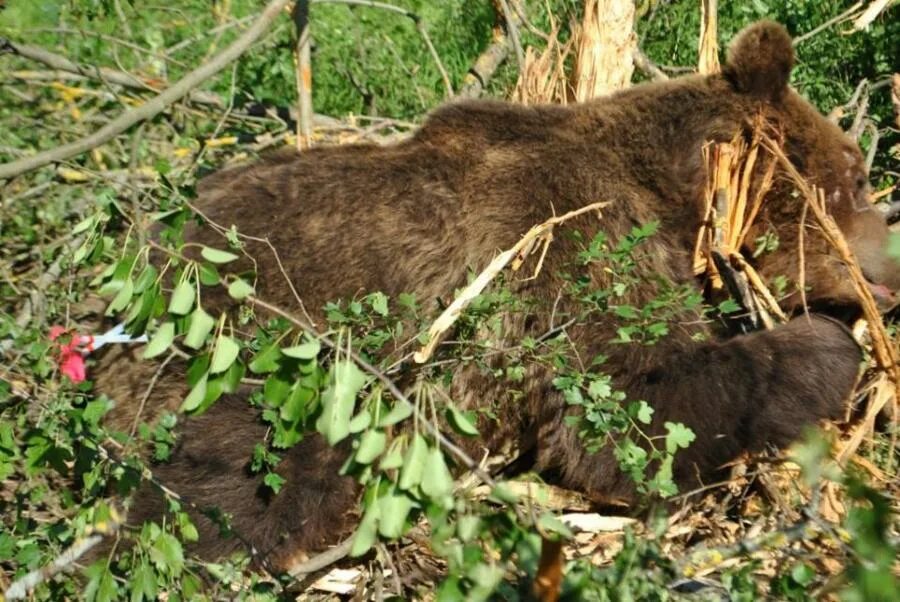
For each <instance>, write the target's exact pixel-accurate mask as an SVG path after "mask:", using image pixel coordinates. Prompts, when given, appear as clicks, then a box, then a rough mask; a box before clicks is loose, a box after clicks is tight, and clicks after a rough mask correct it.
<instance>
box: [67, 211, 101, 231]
mask: <svg viewBox="0 0 900 602" xmlns="http://www.w3.org/2000/svg"><path fill="white" fill-rule="evenodd" d="M95 223H97V215H96V214H95V215H91V216H89V217H86V218H84V219H83V220H81V221H80V222H78V223H77V224H75V225H74V226H72V234H73V235H74V234H81V233H82V232H84V231H85V230H87V229H88V228H92V227H93V226H94V224H95Z"/></svg>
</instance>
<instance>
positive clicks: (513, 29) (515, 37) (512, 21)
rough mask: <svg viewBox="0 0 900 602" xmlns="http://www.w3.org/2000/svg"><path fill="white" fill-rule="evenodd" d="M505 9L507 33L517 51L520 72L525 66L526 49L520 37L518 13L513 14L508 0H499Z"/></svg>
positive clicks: (503, 9) (501, 6)
mask: <svg viewBox="0 0 900 602" xmlns="http://www.w3.org/2000/svg"><path fill="white" fill-rule="evenodd" d="M498 2H499V3H500V9H501V10H502V11H503V19H504V22H505V23H506V33H507V34H508V35H509V41H510V44H512V48H513V50H514V51H515V53H516V62H517V63H518V64H519V72H520V73H521V71H522V70H523V69H524V68H525V51H524V50H522V42H521V40H520V39H519V24H518V14H513V11H512V10H511V9H510V7H509V2H508V1H507V0H498Z"/></svg>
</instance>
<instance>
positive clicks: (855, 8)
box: [794, 2, 862, 46]
mask: <svg viewBox="0 0 900 602" xmlns="http://www.w3.org/2000/svg"><path fill="white" fill-rule="evenodd" d="M860 8H862V3H860V2H856V3H855V4H853V6H851V7H850V8H848V9H847V10H845V11H844V12H842V13H841V14H839V15H837V16H836V17H832V18H831V19H828V20H827V21H825V22H824V23H822V24H821V25H819V26H818V27H815V28H813V29H812V30H810V31H808V32H806V33H804V34H803V35H799V36H797V37H796V38H794V46H798V45H800V44H802V43H803V42H805V41H806V40H808V39H810V38H811V37H813V36H815V35H817V34H818V33H819V32H822V31H824V30H826V29H828V28H829V27H831V26H832V25H836V24H838V23H840V22H841V21H847V20H849V19H852V18H853V15H854V14H855V13H856V12H858V11H859V9H860Z"/></svg>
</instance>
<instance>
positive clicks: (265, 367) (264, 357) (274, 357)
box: [248, 343, 281, 374]
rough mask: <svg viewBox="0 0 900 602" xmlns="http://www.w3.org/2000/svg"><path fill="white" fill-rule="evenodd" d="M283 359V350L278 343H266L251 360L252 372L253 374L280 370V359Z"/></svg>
mask: <svg viewBox="0 0 900 602" xmlns="http://www.w3.org/2000/svg"><path fill="white" fill-rule="evenodd" d="M279 359H281V350H280V349H279V348H278V344H277V343H270V344H269V345H266V346H265V347H263V348H262V349H260V350H259V352H258V353H257V354H256V355H254V356H253V359H252V360H251V361H250V365H249V366H248V367H249V368H250V372H252V373H253V374H266V373H269V372H275V371H276V370H278V365H279V364H278V360H279Z"/></svg>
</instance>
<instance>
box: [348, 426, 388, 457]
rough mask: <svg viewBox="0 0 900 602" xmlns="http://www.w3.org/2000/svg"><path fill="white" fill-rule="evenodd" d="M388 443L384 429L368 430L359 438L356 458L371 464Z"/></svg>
mask: <svg viewBox="0 0 900 602" xmlns="http://www.w3.org/2000/svg"><path fill="white" fill-rule="evenodd" d="M386 445H387V435H385V434H384V432H383V431H376V430H371V431H366V432H365V433H363V436H362V437H361V438H360V440H359V449H357V450H356V456H354V460H356V461H357V462H359V463H360V464H371V463H372V462H374V461H375V458H377V457H378V456H380V455H381V452H383V451H384V448H385V446H386Z"/></svg>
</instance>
